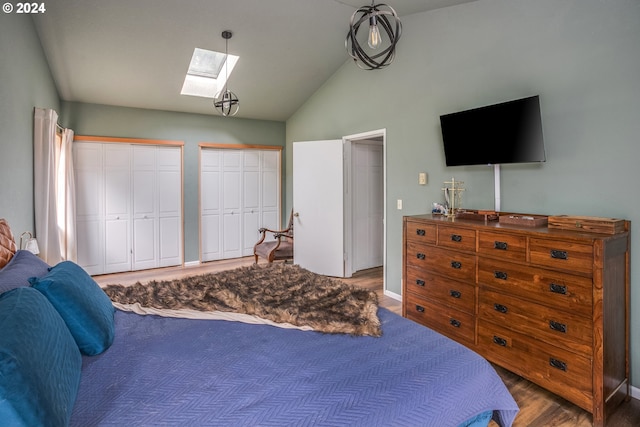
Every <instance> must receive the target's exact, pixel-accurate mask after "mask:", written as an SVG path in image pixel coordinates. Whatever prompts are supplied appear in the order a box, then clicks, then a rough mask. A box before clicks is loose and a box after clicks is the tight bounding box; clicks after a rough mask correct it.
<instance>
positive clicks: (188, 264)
mask: <svg viewBox="0 0 640 427" xmlns="http://www.w3.org/2000/svg"><path fill="white" fill-rule="evenodd" d="M199 265H200V261H187V262H185V263H184V266H185V267H197V266H199Z"/></svg>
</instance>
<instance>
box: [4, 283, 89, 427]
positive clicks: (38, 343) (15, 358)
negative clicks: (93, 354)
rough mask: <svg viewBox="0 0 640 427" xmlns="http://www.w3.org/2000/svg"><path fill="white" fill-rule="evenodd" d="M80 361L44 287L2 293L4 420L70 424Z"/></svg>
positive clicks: (6, 422)
mask: <svg viewBox="0 0 640 427" xmlns="http://www.w3.org/2000/svg"><path fill="white" fill-rule="evenodd" d="M81 367H82V357H81V356H80V352H79V351H78V346H77V345H76V343H75V341H74V339H73V337H72V336H71V333H70V332H69V329H67V326H66V324H65V323H64V320H62V318H61V317H60V315H59V314H58V312H57V311H56V310H55V308H53V306H52V305H51V304H50V303H49V301H47V299H46V298H45V297H44V296H43V295H42V294H41V293H40V292H38V291H36V290H34V289H31V288H25V287H22V288H17V289H14V290H12V291H9V292H5V293H4V294H2V295H0V420H1V421H0V424H2V425H6V426H16V427H18V426H20V427H22V426H44V425H56V426H64V425H69V420H70V418H71V411H72V409H73V405H74V403H75V400H76V396H77V394H78V387H79V386H80V371H81Z"/></svg>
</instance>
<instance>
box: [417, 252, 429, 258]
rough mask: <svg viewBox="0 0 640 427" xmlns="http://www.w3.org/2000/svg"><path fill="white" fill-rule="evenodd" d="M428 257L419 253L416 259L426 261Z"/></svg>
mask: <svg viewBox="0 0 640 427" xmlns="http://www.w3.org/2000/svg"><path fill="white" fill-rule="evenodd" d="M426 257H427V256H426V255H425V254H423V253H419V252H418V253H417V254H416V258H418V259H425V258H426Z"/></svg>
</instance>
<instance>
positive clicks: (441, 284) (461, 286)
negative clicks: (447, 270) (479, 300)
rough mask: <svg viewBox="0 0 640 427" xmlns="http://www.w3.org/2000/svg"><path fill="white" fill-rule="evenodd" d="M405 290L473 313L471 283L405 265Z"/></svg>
mask: <svg viewBox="0 0 640 427" xmlns="http://www.w3.org/2000/svg"><path fill="white" fill-rule="evenodd" d="M406 286H407V292H411V293H414V294H416V295H419V296H421V297H423V298H426V299H428V300H430V301H433V302H436V303H440V304H445V305H448V306H450V307H453V308H455V309H457V310H460V311H464V312H467V313H470V314H473V313H474V311H475V307H476V290H475V286H474V285H473V284H469V283H463V282H457V281H455V280H451V279H448V278H446V277H443V276H436V275H433V274H428V273H426V272H425V271H424V270H419V269H416V268H412V267H407V284H406Z"/></svg>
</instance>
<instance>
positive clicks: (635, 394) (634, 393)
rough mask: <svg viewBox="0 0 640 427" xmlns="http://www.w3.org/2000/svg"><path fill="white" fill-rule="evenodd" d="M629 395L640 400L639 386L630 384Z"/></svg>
mask: <svg viewBox="0 0 640 427" xmlns="http://www.w3.org/2000/svg"><path fill="white" fill-rule="evenodd" d="M631 397H633V398H634V399H638V400H640V388H638V387H634V386H631Z"/></svg>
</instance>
